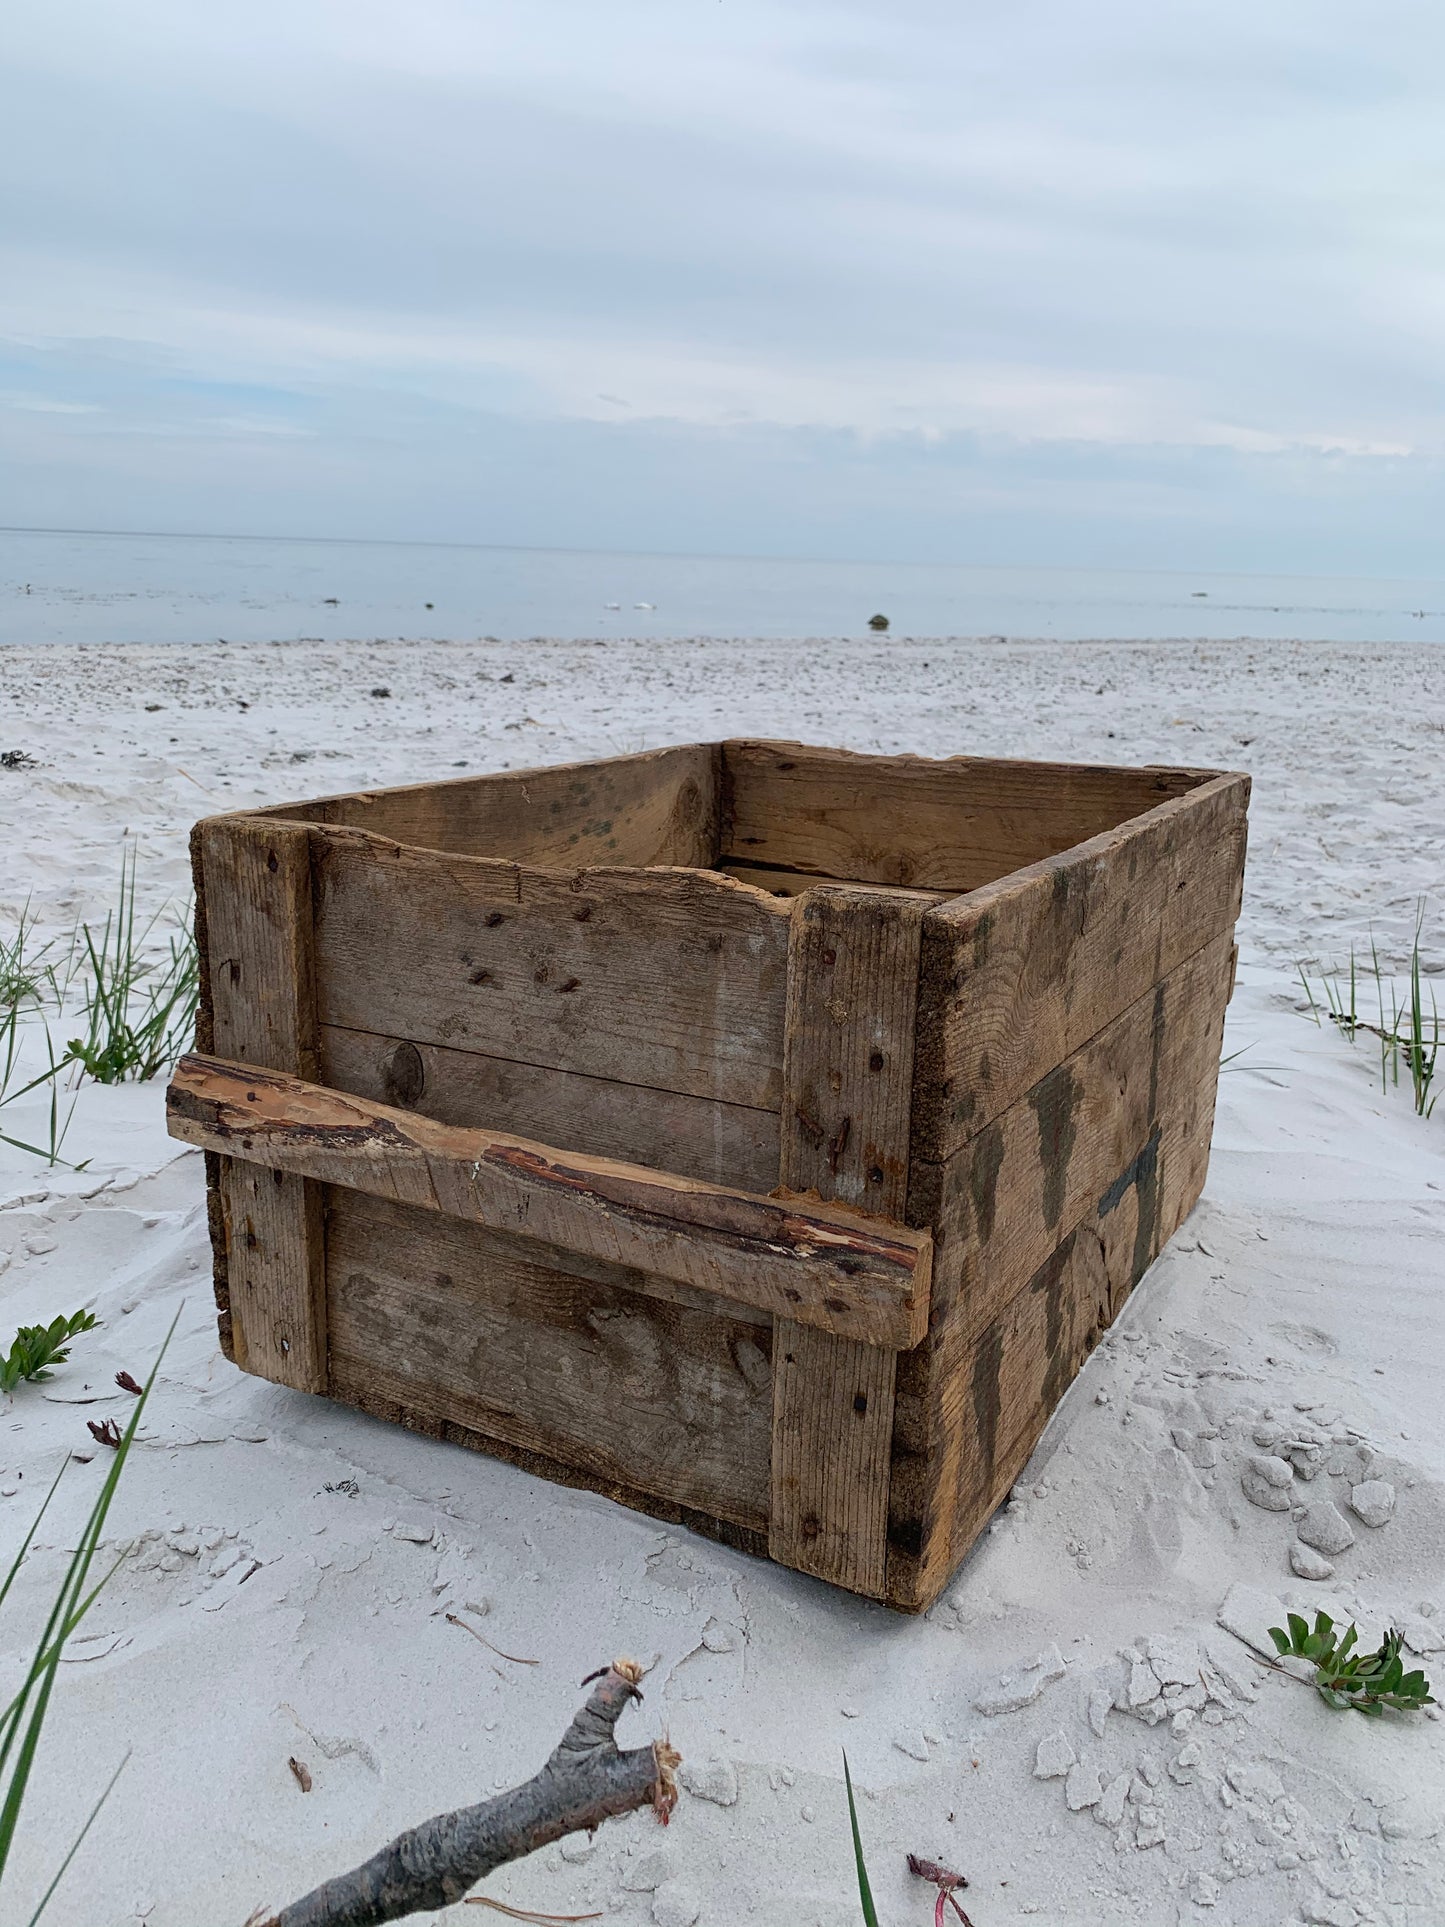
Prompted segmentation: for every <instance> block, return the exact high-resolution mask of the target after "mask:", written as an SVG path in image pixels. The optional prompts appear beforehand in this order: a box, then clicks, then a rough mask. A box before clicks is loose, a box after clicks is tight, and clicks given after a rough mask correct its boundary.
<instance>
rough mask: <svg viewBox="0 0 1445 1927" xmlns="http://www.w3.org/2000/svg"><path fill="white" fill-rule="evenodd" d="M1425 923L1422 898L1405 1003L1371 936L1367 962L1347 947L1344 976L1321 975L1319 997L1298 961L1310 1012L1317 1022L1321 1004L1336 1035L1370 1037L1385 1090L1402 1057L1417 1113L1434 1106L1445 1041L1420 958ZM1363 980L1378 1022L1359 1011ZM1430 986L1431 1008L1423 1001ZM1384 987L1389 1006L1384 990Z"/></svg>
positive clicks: (1422, 1114)
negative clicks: (1370, 988) (1371, 989)
mask: <svg viewBox="0 0 1445 1927" xmlns="http://www.w3.org/2000/svg"><path fill="white" fill-rule="evenodd" d="M1424 928H1425V903H1424V899H1423V898H1422V899H1421V900H1420V902H1419V904H1418V905H1417V906H1416V912H1415V935H1414V940H1413V942H1412V943H1411V946H1410V967H1409V984H1410V994H1409V999H1408V1002H1407V1003H1404V1004H1402V1003H1401V1001H1400V997H1399V993H1398V991H1397V990H1396V988H1395V985H1394V983H1393V982H1392V981H1391V980H1390V979H1389V978H1388V977H1387V976H1386V974H1385V971H1384V970H1383V968H1382V967H1381V964H1380V954H1379V950H1378V948H1377V947H1376V944H1375V941H1374V939H1373V938H1371V940H1370V961H1369V964H1368V966H1365V965H1362V964H1361V963H1360V962H1359V960H1358V959H1357V958H1356V956H1355V952H1354V949H1353V948H1351V950H1350V969H1349V975H1348V977H1342V976H1340V975H1338V974H1337V975H1335V976H1333V977H1329V976H1326V977H1322V978H1321V979H1320V985H1319V989H1320V996H1319V997H1318V998H1317V997H1316V995H1315V991H1314V988H1313V987H1312V986H1311V984H1310V980H1309V977H1308V976H1307V975H1306V973H1305V969H1304V966H1303V964H1299V965H1297V966H1296V968H1297V970H1298V972H1299V979H1300V983H1301V985H1302V986H1303V989H1304V993H1305V999H1306V1002H1307V1003H1308V1004H1309V1009H1310V1015H1311V1016H1312V1017H1313V1018H1314V1020H1315V1022H1316V1024H1318V1023H1319V1022H1320V1019H1321V1003H1323V1007H1324V1014H1325V1015H1327V1016H1328V1017H1329V1020H1330V1022H1331V1023H1332V1024H1333V1025H1334V1026H1335V1027H1336V1029H1337V1030H1338V1031H1339V1033H1340V1035H1341V1036H1342V1037H1344V1038H1346V1039H1347V1040H1348V1041H1349V1042H1350V1043H1352V1044H1353V1043H1354V1042H1355V1041H1356V1039H1357V1038H1358V1037H1359V1036H1360V1033H1361V1032H1364V1033H1365V1034H1367V1035H1368V1036H1371V1037H1374V1038H1375V1039H1376V1040H1377V1041H1378V1043H1379V1047H1380V1088H1381V1090H1385V1091H1387V1090H1389V1088H1390V1086H1391V1085H1392V1084H1396V1085H1398V1083H1399V1082H1400V1066H1401V1063H1402V1062H1403V1064H1404V1067H1405V1072H1406V1075H1407V1076H1408V1078H1409V1080H1410V1091H1411V1095H1412V1097H1413V1099H1414V1104H1415V1110H1416V1112H1417V1114H1418V1115H1419V1116H1420V1117H1429V1116H1430V1114H1431V1112H1432V1111H1433V1110H1434V1109H1435V1100H1436V1098H1437V1097H1438V1095H1439V1092H1438V1091H1437V1090H1436V1089H1435V1073H1436V1069H1437V1067H1438V1065H1439V1063H1440V1047H1441V1044H1442V1042H1445V1025H1442V1023H1441V1018H1440V1011H1439V1007H1438V1005H1437V1003H1436V999H1435V991H1434V987H1433V985H1432V986H1427V985H1426V984H1425V982H1424V971H1423V965H1422V962H1421V938H1422V936H1423V933H1424ZM1365 980H1371V981H1373V983H1374V986H1375V995H1374V1000H1373V1001H1374V1004H1375V1013H1376V1019H1377V1021H1376V1022H1374V1023H1371V1022H1370V1020H1369V1019H1368V1018H1367V1017H1365V1016H1364V1015H1362V1013H1361V1008H1360V991H1361V988H1362V985H1363V982H1364V981H1365ZM1427 989H1428V1002H1429V1010H1428V1011H1427V1010H1426V1008H1425V1006H1426V1001H1427V997H1426V992H1427ZM1387 992H1388V998H1389V1002H1388V1008H1387V1007H1386V994H1387Z"/></svg>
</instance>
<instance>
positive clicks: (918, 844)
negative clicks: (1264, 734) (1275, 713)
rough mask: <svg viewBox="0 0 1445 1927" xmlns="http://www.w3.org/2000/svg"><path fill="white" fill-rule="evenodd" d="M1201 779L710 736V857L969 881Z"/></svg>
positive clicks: (951, 887)
mask: <svg viewBox="0 0 1445 1927" xmlns="http://www.w3.org/2000/svg"><path fill="white" fill-rule="evenodd" d="M1203 780H1205V773H1201V772H1199V771H1193V770H1163V769H1113V768H1107V767H1102V766H1099V767H1096V766H1092V765H1087V764H1075V763H1027V762H1014V761H1004V760H998V759H993V758H983V757H970V756H958V757H950V758H946V759H941V760H934V759H930V758H927V757H914V756H860V755H855V754H853V753H851V752H850V751H847V750H831V749H812V748H808V747H806V746H804V745H802V744H794V743H757V742H728V743H724V744H723V824H722V856H723V859H724V860H725V861H727V862H729V863H731V864H749V865H752V864H756V865H760V866H763V867H764V868H769V869H789V870H799V871H806V872H812V873H816V874H819V875H822V876H827V877H839V878H856V879H857V880H858V881H860V882H864V883H890V884H900V885H903V886H905V887H913V888H917V889H928V890H931V889H937V890H948V891H952V892H958V891H964V890H975V889H977V888H979V887H980V885H983V884H987V883H992V882H993V881H994V880H995V879H996V878H999V877H1003V876H1007V875H1008V874H1009V873H1010V872H1011V871H1014V870H1018V869H1022V868H1024V867H1025V866H1027V865H1029V864H1033V863H1037V862H1039V861H1040V860H1041V859H1043V858H1045V857H1049V856H1053V855H1056V854H1057V853H1058V852H1059V851H1061V850H1067V849H1071V848H1072V847H1073V845H1075V844H1076V843H1082V842H1084V841H1086V840H1087V839H1088V838H1090V837H1094V836H1097V835H1099V834H1100V833H1101V832H1103V831H1105V830H1110V829H1113V828H1115V827H1116V826H1117V825H1118V824H1120V823H1122V822H1124V821H1126V820H1127V819H1128V818H1130V817H1134V816H1138V815H1140V814H1141V813H1142V812H1144V811H1145V810H1148V809H1151V808H1152V807H1153V806H1154V805H1155V804H1156V803H1160V802H1162V801H1164V800H1165V799H1166V798H1168V797H1172V796H1178V795H1180V794H1182V793H1183V792H1184V791H1185V790H1188V789H1190V788H1193V787H1195V786H1197V785H1198V784H1199V783H1200V782H1201V781H1203Z"/></svg>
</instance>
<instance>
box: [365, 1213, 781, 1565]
mask: <svg viewBox="0 0 1445 1927" xmlns="http://www.w3.org/2000/svg"><path fill="white" fill-rule="evenodd" d="M327 1204H328V1220H327V1221H328V1238H327V1254H328V1255H327V1279H328V1306H329V1317H330V1330H331V1363H332V1374H333V1378H334V1381H335V1386H336V1390H337V1392H338V1394H339V1395H340V1396H341V1397H343V1398H359V1399H360V1400H362V1401H363V1402H365V1401H374V1400H376V1399H377V1398H381V1399H383V1400H394V1401H396V1402H397V1403H398V1404H400V1405H402V1406H405V1407H406V1408H407V1409H408V1410H410V1411H411V1412H413V1413H416V1414H419V1415H422V1416H424V1417H427V1418H430V1419H432V1420H437V1421H446V1422H450V1423H459V1424H462V1425H464V1426H467V1427H469V1428H470V1429H472V1430H474V1431H476V1432H479V1433H482V1434H484V1435H486V1436H487V1437H489V1438H492V1439H496V1440H499V1441H502V1442H505V1443H506V1444H508V1445H511V1446H513V1447H517V1448H521V1449H522V1450H524V1451H527V1452H532V1453H541V1454H544V1455H546V1456H547V1457H549V1458H551V1459H554V1460H561V1461H564V1462H565V1463H567V1464H568V1465H570V1466H571V1467H572V1468H573V1470H574V1472H575V1473H576V1474H577V1475H578V1476H579V1477H580V1478H581V1479H582V1480H583V1481H584V1482H585V1483H586V1484H588V1485H591V1486H594V1487H596V1488H598V1489H600V1490H603V1491H607V1490H610V1489H612V1488H613V1487H614V1486H615V1485H618V1484H623V1485H626V1486H627V1487H629V1488H631V1490H632V1491H633V1492H637V1491H641V1492H644V1493H647V1494H651V1495H654V1496H656V1497H658V1498H661V1499H664V1500H668V1501H671V1502H673V1503H675V1504H678V1505H682V1506H687V1507H695V1508H698V1509H700V1510H702V1511H705V1512H708V1513H711V1514H713V1515H714V1516H716V1517H718V1518H720V1519H725V1520H730V1521H732V1522H733V1523H735V1524H737V1525H739V1526H743V1527H747V1528H751V1529H753V1530H755V1531H756V1530H761V1529H762V1527H763V1526H764V1525H765V1523H766V1517H767V1506H768V1477H769V1474H768V1466H769V1454H770V1379H771V1368H770V1364H769V1353H770V1349H771V1331H770V1329H769V1327H768V1325H767V1324H766V1323H764V1324H758V1323H756V1322H753V1321H751V1320H744V1321H739V1320H736V1319H730V1318H728V1317H727V1315H726V1307H723V1306H719V1305H714V1306H713V1307H712V1308H711V1309H709V1310H706V1311H703V1310H698V1309H694V1308H691V1307H688V1306H684V1305H680V1304H676V1303H663V1302H660V1301H659V1300H657V1299H655V1298H648V1297H643V1296H639V1295H638V1294H636V1293H634V1292H630V1291H627V1290H625V1289H620V1288H618V1287H616V1286H611V1285H607V1284H603V1283H601V1282H599V1281H598V1280H597V1279H595V1278H594V1279H582V1278H579V1277H577V1276H575V1275H571V1274H568V1273H564V1272H559V1271H556V1270H553V1269H551V1268H550V1267H548V1266H547V1265H545V1264H541V1263H536V1262H529V1261H528V1259H527V1258H526V1257H525V1256H523V1255H521V1254H522V1253H523V1252H524V1251H525V1250H526V1249H527V1246H526V1244H525V1243H524V1241H522V1240H520V1239H509V1238H507V1237H505V1236H502V1235H498V1234H492V1233H488V1232H479V1231H477V1230H476V1229H475V1228H474V1227H472V1226H465V1225H461V1224H458V1223H456V1222H454V1221H450V1220H448V1219H445V1218H440V1217H437V1216H436V1215H435V1214H434V1213H431V1212H426V1211H423V1210H420V1209H417V1208H414V1207H407V1206H402V1205H392V1206H380V1207H379V1208H378V1206H377V1205H376V1203H375V1201H374V1200H372V1199H369V1198H365V1197H361V1196H358V1195H356V1194H353V1193H349V1192H346V1191H330V1192H328V1193H327ZM530 1249H531V1250H532V1251H533V1252H539V1251H542V1250H544V1247H541V1246H539V1245H536V1244H535V1243H533V1244H532V1245H531V1246H530Z"/></svg>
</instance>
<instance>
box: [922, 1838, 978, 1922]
mask: <svg viewBox="0 0 1445 1927" xmlns="http://www.w3.org/2000/svg"><path fill="white" fill-rule="evenodd" d="M908 1871H909V1872H910V1873H912V1874H917V1876H918V1878H919V1879H920V1880H928V1881H931V1882H932V1884H933V1885H934V1886H935V1887H937V1889H938V1905H937V1906H936V1907H935V1908H934V1910H933V1927H943V1915H944V1909H945V1908H947V1907H952V1909H953V1911H954V1912H955V1913H956V1914H957V1915H958V1917H959V1919H960V1920H961V1921H962V1922H963V1927H973V1922H972V1921H971V1920H970V1919H969V1917H968V1915H967V1914H966V1913H965V1912H964V1911H963V1908H962V1907H961V1906H960V1905H959V1904H958V1893H957V1890H958V1888H960V1887H966V1886H967V1885H968V1881H967V1879H966V1878H965V1876H964V1875H963V1874H961V1873H951V1872H950V1871H949V1869H948V1868H947V1867H940V1866H939V1864H938V1862H937V1861H936V1860H925V1859H924V1858H923V1856H922V1854H917V1853H911V1854H909V1856H908Z"/></svg>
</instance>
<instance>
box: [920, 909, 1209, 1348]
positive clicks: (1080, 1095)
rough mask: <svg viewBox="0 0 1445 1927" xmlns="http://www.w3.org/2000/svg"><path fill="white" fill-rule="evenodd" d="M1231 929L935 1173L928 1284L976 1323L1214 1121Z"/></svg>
mask: <svg viewBox="0 0 1445 1927" xmlns="http://www.w3.org/2000/svg"><path fill="white" fill-rule="evenodd" d="M1231 948H1232V944H1231V939H1230V937H1229V934H1228V932H1226V933H1225V934H1224V935H1223V936H1220V937H1216V938H1215V939H1214V941H1213V942H1212V943H1210V944H1207V945H1206V946H1205V948H1204V949H1203V950H1201V951H1199V952H1197V953H1196V955H1194V956H1193V957H1189V958H1186V960H1185V961H1184V962H1183V963H1182V964H1180V965H1179V966H1178V968H1177V969H1176V970H1175V971H1174V972H1173V973H1172V975H1171V976H1170V977H1168V978H1167V979H1165V980H1164V981H1163V982H1162V983H1159V984H1157V985H1155V986H1154V987H1153V988H1152V989H1151V990H1149V991H1148V992H1147V993H1146V994H1145V995H1144V996H1143V997H1141V998H1140V999H1139V1000H1138V1001H1137V1002H1136V1003H1134V1004H1132V1005H1131V1006H1130V1007H1129V1009H1128V1010H1126V1011H1124V1012H1123V1013H1122V1015H1120V1016H1118V1017H1116V1018H1115V1019H1114V1021H1113V1022H1112V1023H1111V1024H1107V1025H1106V1026H1105V1027H1104V1029H1103V1030H1102V1031H1100V1032H1099V1034H1098V1036H1097V1037H1093V1038H1091V1039H1090V1040H1089V1042H1088V1043H1087V1044H1085V1045H1083V1046H1082V1047H1081V1048H1080V1049H1079V1050H1077V1051H1075V1052H1074V1053H1073V1055H1072V1056H1070V1057H1068V1058H1066V1059H1065V1060H1064V1062H1063V1063H1062V1064H1059V1065H1057V1066H1056V1067H1055V1068H1054V1069H1053V1070H1051V1071H1049V1072H1048V1073H1047V1075H1046V1076H1044V1077H1043V1078H1041V1079H1040V1080H1039V1082H1038V1083H1037V1084H1036V1085H1035V1086H1034V1088H1033V1089H1032V1090H1031V1091H1029V1092H1028V1093H1026V1095H1025V1096H1024V1097H1022V1098H1020V1100H1019V1101H1018V1103H1016V1104H1014V1105H1011V1106H1010V1108H1009V1109H1008V1110H1007V1111H1005V1112H1004V1113H1003V1115H1002V1117H999V1118H996V1119H995V1120H994V1122H993V1123H992V1124H990V1125H988V1126H987V1127H986V1128H985V1129H984V1130H982V1131H980V1132H979V1134H978V1135H977V1136H976V1137H974V1138H971V1139H970V1140H969V1141H968V1143H967V1144H966V1145H964V1146H963V1147H962V1148H961V1149H960V1150H959V1151H957V1152H955V1153H954V1156H953V1158H952V1159H950V1160H949V1161H948V1164H947V1165H946V1166H945V1167H944V1169H943V1170H942V1171H941V1172H940V1173H939V1176H938V1180H937V1186H938V1194H939V1208H938V1212H937V1216H936V1220H935V1222H936V1224H937V1227H938V1231H939V1242H940V1246H941V1251H940V1255H939V1258H938V1262H937V1265H936V1277H935V1283H934V1290H935V1292H936V1293H938V1294H940V1295H941V1300H942V1302H944V1303H946V1304H949V1305H953V1304H955V1303H956V1304H957V1305H958V1307H959V1313H958V1315H959V1317H960V1319H961V1320H962V1322H963V1324H964V1325H965V1326H966V1327H967V1326H972V1327H973V1328H974V1329H977V1328H979V1327H981V1326H983V1325H985V1324H987V1323H989V1321H990V1320H991V1319H992V1318H993V1317H994V1316H995V1314H996V1312H997V1311H998V1309H999V1308H1000V1307H1001V1306H1002V1305H1004V1304H1006V1303H1007V1302H1008V1301H1009V1300H1010V1299H1011V1298H1012V1297H1013V1296H1014V1294H1015V1293H1016V1292H1017V1291H1019V1290H1020V1289H1021V1288H1022V1286H1023V1285H1024V1284H1025V1282H1026V1281H1027V1280H1028V1278H1029V1277H1030V1276H1032V1274H1033V1273H1034V1272H1035V1271H1036V1270H1037V1269H1038V1267H1039V1265H1041V1264H1042V1263H1043V1261H1044V1259H1045V1258H1046V1257H1047V1256H1048V1254H1049V1253H1050V1252H1051V1251H1052V1250H1054V1249H1055V1247H1056V1246H1057V1245H1058V1243H1059V1240H1060V1239H1061V1238H1062V1237H1063V1236H1064V1234H1065V1233H1066V1232H1067V1231H1068V1230H1069V1228H1070V1226H1072V1225H1074V1224H1077V1223H1078V1222H1079V1221H1080V1219H1081V1218H1082V1217H1083V1216H1084V1214H1085V1213H1086V1212H1087V1211H1088V1210H1089V1209H1091V1208H1093V1207H1096V1206H1098V1205H1099V1204H1100V1203H1101V1201H1102V1200H1104V1199H1105V1198H1106V1197H1107V1196H1109V1195H1110V1194H1111V1193H1117V1194H1118V1195H1119V1197H1120V1198H1122V1196H1123V1194H1124V1193H1125V1192H1126V1191H1129V1190H1132V1189H1135V1188H1137V1187H1140V1186H1142V1187H1144V1188H1145V1189H1146V1190H1147V1189H1149V1188H1150V1187H1155V1188H1157V1179H1158V1174H1159V1169H1160V1167H1161V1165H1165V1166H1167V1165H1168V1164H1169V1162H1170V1160H1171V1158H1172V1155H1173V1153H1174V1151H1175V1150H1176V1149H1177V1147H1178V1145H1179V1144H1181V1143H1183V1142H1184V1141H1185V1140H1187V1139H1190V1138H1192V1137H1193V1135H1194V1133H1195V1130H1196V1127H1197V1124H1198V1120H1199V1118H1200V1116H1201V1115H1203V1116H1207V1117H1210V1118H1212V1116H1213V1105H1214V1086H1215V1078H1216V1074H1217V1069H1218V1064H1219V1049H1220V1042H1221V1036H1222V1030H1223V1023H1224V1009H1225V1005H1226V1003H1227V1002H1228V991H1229V960H1230V951H1231Z"/></svg>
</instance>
